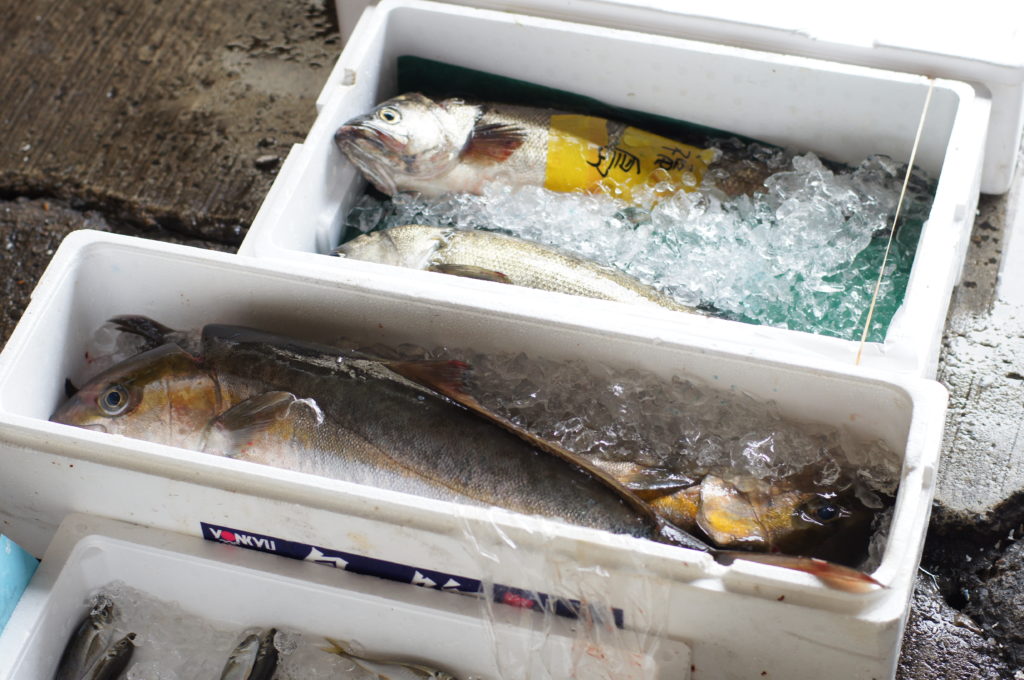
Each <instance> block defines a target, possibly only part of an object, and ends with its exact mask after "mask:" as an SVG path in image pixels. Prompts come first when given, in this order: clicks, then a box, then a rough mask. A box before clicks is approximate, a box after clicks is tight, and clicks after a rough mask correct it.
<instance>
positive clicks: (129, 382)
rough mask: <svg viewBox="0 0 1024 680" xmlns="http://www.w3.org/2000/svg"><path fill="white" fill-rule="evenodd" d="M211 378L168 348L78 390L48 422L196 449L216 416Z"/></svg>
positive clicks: (217, 393) (123, 365)
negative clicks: (208, 425)
mask: <svg viewBox="0 0 1024 680" xmlns="http://www.w3.org/2000/svg"><path fill="white" fill-rule="evenodd" d="M220 401H221V395H220V390H219V388H218V384H217V381H216V378H215V377H214V376H213V375H212V374H210V373H209V372H207V371H206V370H204V369H203V368H202V367H201V365H200V362H199V360H197V359H196V358H195V357H193V356H192V355H191V354H189V353H188V352H186V351H184V350H183V349H181V348H180V347H178V346H177V345H174V344H167V345H162V346H160V347H157V348H155V349H151V350H149V351H146V352H143V353H141V354H137V355H135V356H133V357H131V358H129V359H127V360H125V361H123V362H121V363H118V364H116V365H114V366H112V367H111V368H109V369H107V370H106V371H104V372H102V373H100V374H99V375H97V376H96V377H95V378H93V379H92V380H90V381H89V382H88V383H86V384H85V385H83V386H82V387H81V388H80V389H79V390H78V391H77V392H76V393H75V394H74V395H72V396H71V397H70V398H69V399H68V400H67V401H66V402H65V403H64V404H62V405H61V406H60V407H59V408H58V409H57V410H56V411H55V412H54V414H53V415H52V416H51V417H50V420H51V421H53V422H57V423H64V424H66V425H74V426H76V427H81V428H85V429H90V430H96V431H99V432H107V433H110V434H120V435H124V436H127V437H134V438H136V439H145V440H147V441H153V442H157V443H161V444H171V445H175V446H183V447H186V448H201V447H199V446H198V443H199V442H200V441H201V438H202V437H203V436H204V431H205V429H206V427H207V424H208V423H209V422H210V420H211V419H212V418H214V417H216V415H217V413H218V411H219V410H220Z"/></svg>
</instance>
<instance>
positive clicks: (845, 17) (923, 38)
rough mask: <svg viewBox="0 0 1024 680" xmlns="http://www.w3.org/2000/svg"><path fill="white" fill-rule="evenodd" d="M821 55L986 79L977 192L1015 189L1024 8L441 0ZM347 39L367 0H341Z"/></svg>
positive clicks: (1021, 124) (1023, 94) (987, 2)
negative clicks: (988, 108) (986, 120)
mask: <svg viewBox="0 0 1024 680" xmlns="http://www.w3.org/2000/svg"><path fill="white" fill-rule="evenodd" d="M445 1H446V2H448V3H449V4H458V5H469V6H473V7H478V8H486V9H500V10H508V11H516V12H520V13H523V14H532V15H536V16H542V17H548V18H553V19H566V20H573V21H577V22H586V23H591V24H597V25H602V26H609V27H614V28H622V29H629V30H635V31H642V32H647V33H654V34H660V35H670V36H675V37H682V38H692V39H697V40H706V41H710V42H717V43H722V44H728V45H734V46H737V47H747V48H752V49H758V50H765V51H772V52H780V53H785V54H794V55H800V56H809V57H816V58H819V59H828V60H832V61H839V62H845V63H850V64H859V65H862V66H874V67H878V68H885V69H889V70H895V71H904V72H908V73H916V74H922V75H929V76H933V77H939V78H951V79H955V80H966V81H972V82H976V83H980V84H982V85H984V86H985V87H986V88H987V89H988V90H989V92H990V94H991V97H992V116H991V119H990V128H989V137H988V142H987V145H986V149H985V167H984V169H983V173H982V185H981V190H982V191H983V192H986V193H1003V192H1005V191H1007V190H1008V189H1009V187H1010V181H1011V179H1012V177H1013V170H1014V166H1015V162H1016V153H1017V147H1018V146H1019V144H1020V138H1021V131H1022V128H1024V21H1022V19H1024V9H1018V8H1017V7H1016V6H1015V5H1013V4H1006V3H999V2H995V1H994V0H983V1H982V2H977V3H972V4H971V5H970V8H969V10H968V9H966V8H962V9H960V10H958V11H952V10H951V11H945V12H943V11H936V9H935V8H934V6H926V5H925V4H924V3H918V2H897V3H892V2H889V3H885V2H882V0H875V1H874V2H868V3H849V4H846V5H829V6H828V9H827V11H825V10H823V9H822V5H821V4H820V3H812V2H809V1H808V0H802V1H794V2H786V3H764V2H752V1H748V2H727V3H722V2H710V1H708V2H701V3H695V2H660V3H657V2H652V0H445ZM336 2H337V8H338V16H339V19H340V22H341V28H342V33H343V35H344V34H346V33H347V32H350V31H351V30H352V29H353V28H354V26H355V23H356V21H357V20H358V18H359V15H360V13H361V12H362V11H363V9H365V8H366V7H367V6H369V5H371V4H374V3H371V1H370V0H336Z"/></svg>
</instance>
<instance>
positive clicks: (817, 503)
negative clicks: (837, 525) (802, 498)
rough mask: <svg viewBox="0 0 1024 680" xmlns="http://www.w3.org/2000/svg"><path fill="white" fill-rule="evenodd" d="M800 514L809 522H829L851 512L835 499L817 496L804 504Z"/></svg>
mask: <svg viewBox="0 0 1024 680" xmlns="http://www.w3.org/2000/svg"><path fill="white" fill-rule="evenodd" d="M800 514H801V515H802V516H803V518H804V519H805V520H807V521H808V522H813V523H814V524H829V523H831V522H834V521H836V520H838V519H842V518H843V517H846V516H847V515H849V514H850V513H849V512H847V511H846V510H845V509H844V508H843V506H841V505H839V504H838V503H836V502H834V501H831V500H829V499H827V498H815V499H813V500H811V501H808V502H807V503H806V504H805V505H804V507H803V509H802V511H801V513H800Z"/></svg>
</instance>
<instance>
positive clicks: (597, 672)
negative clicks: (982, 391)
mask: <svg viewBox="0 0 1024 680" xmlns="http://www.w3.org/2000/svg"><path fill="white" fill-rule="evenodd" d="M115 581H117V582H119V583H121V584H124V585H126V586H129V587H131V588H135V589H137V590H141V591H143V592H144V593H146V594H147V595H149V596H151V597H152V598H155V599H157V600H162V601H164V602H168V603H174V604H176V605H178V606H180V607H181V608H182V609H184V610H185V612H186V613H187V614H191V615H194V616H196V617H198V618H202V619H205V620H206V621H207V622H209V623H210V624H213V625H215V626H217V627H218V628H220V629H224V630H230V629H237V630H238V631H239V632H241V631H243V630H245V629H247V628H251V627H257V626H258V627H268V626H275V627H277V628H279V629H282V630H286V631H297V632H301V633H304V634H309V635H313V636H322V637H331V638H335V639H340V640H349V641H351V640H355V641H358V642H359V643H360V644H361V645H363V648H364V649H367V650H369V651H371V652H374V651H376V652H387V653H388V654H391V655H393V656H392V658H396V659H429V660H430V662H432V663H434V664H435V665H437V666H441V667H443V668H445V670H448V671H452V672H454V673H455V675H456V677H460V678H468V677H482V678H499V677H502V674H501V673H500V666H499V665H498V664H497V663H496V662H497V659H496V658H495V653H494V647H495V645H502V646H503V647H512V648H523V649H526V648H527V647H528V645H529V644H531V643H529V642H527V640H529V638H530V634H531V632H530V630H529V629H524V628H522V627H520V626H517V625H515V624H514V623H508V622H502V621H501V620H493V621H487V620H485V619H483V617H482V616H481V613H482V610H481V607H480V605H479V604H478V603H477V602H475V601H474V600H472V599H469V598H457V597H452V596H450V595H448V594H445V593H439V592H436V591H431V590H424V589H414V588H408V587H405V586H403V585H401V584H397V583H392V582H389V581H384V580H380V579H373V578H367V577H365V576H358V575H354V574H348V573H345V572H342V571H337V570H333V571H332V570H328V569H324V568H323V567H320V566H318V565H316V564H312V563H310V562H304V561H299V560H287V559H283V558H280V557H276V556H272V555H265V554H260V553H257V552H253V551H251V550H244V549H241V548H235V547H232V546H226V545H222V544H219V543H211V542H209V541H204V540H202V539H198V538H195V537H192V536H185V535H182V534H176V533H170V532H166V531H159V530H154V529H149V528H144V527H140V526H138V525H133V524H126V523H124V522H117V521H112V520H109V519H102V518H97V517H93V516H89V515H81V514H74V515H69V516H68V517H67V519H66V520H65V521H64V522H63V523H62V524H61V527H60V530H59V531H58V533H57V535H56V537H55V538H54V540H53V543H52V544H51V545H50V547H49V548H48V549H47V551H46V555H45V557H44V558H43V561H42V564H41V566H40V568H39V572H38V574H37V575H36V577H35V579H34V580H33V581H32V583H31V585H30V587H29V590H28V591H27V592H26V595H25V597H24V598H23V599H22V601H21V602H20V603H19V605H18V608H17V610H16V612H15V614H14V616H13V618H12V620H11V624H12V625H11V626H10V627H9V628H8V630H7V632H5V633H4V634H3V635H0V679H2V680H39V679H40V678H51V677H53V673H54V671H55V670H56V664H57V661H58V660H59V659H60V654H61V650H62V649H63V647H64V644H65V642H66V641H67V639H68V637H69V636H70V635H71V634H72V632H73V631H74V629H75V626H77V625H78V622H79V621H80V620H81V617H82V616H83V615H84V613H85V611H86V609H85V607H84V604H85V603H86V602H87V601H88V600H89V598H90V596H91V595H92V594H94V593H95V592H96V590H97V589H99V588H102V587H104V586H107V585H109V584H111V583H113V582H115ZM115 604H116V602H115ZM559 624H560V622H559V621H557V620H556V621H555V622H554V625H553V630H551V631H550V633H549V634H547V635H545V637H544V639H543V640H537V639H535V640H534V641H533V643H532V644H534V645H537V646H538V647H539V648H540V653H538V654H534V655H530V656H524V658H523V660H522V665H521V668H522V670H523V677H552V678H567V677H571V676H572V677H591V678H599V677H605V676H606V675H607V672H602V670H603V664H602V663H601V661H600V659H599V658H597V656H594V655H579V654H575V653H574V650H573V644H574V641H575V638H574V636H573V635H572V633H571V631H568V630H567V628H568V625H567V623H566V624H565V625H559ZM182 625H190V624H189V622H188V621H187V620H183V621H182ZM491 626H493V628H491ZM492 635H493V639H492V637H491V636H492ZM651 649H652V650H653V651H654V654H651V655H645V656H643V657H641V658H639V659H636V662H637V666H636V668H637V670H638V671H640V672H637V673H636V674H635V675H630V677H631V678H636V680H686V678H689V677H690V658H689V650H688V649H687V647H686V645H685V644H683V643H681V642H678V641H672V640H658V641H655V642H654V643H653V644H652V645H651ZM229 651H230V650H225V652H224V658H225V661H226V660H227V655H228V652H229ZM605 652H606V654H607V655H608V656H611V655H612V654H613V652H614V650H612V649H607V648H606V650H605ZM152 654H153V653H152V652H150V660H151V661H152V660H153V659H154V657H153V655H152ZM138 660H139V659H138V657H136V658H135V659H134V660H133V663H134V662H136V661H138ZM545 671H546V672H547V673H549V674H550V675H545V674H544V673H545ZM574 673H575V675H574Z"/></svg>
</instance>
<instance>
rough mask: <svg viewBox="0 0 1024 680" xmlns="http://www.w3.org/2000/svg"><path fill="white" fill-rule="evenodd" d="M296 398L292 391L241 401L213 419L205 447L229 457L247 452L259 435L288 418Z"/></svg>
mask: <svg viewBox="0 0 1024 680" xmlns="http://www.w3.org/2000/svg"><path fill="white" fill-rule="evenodd" d="M296 401H299V399H298V397H296V396H295V395H294V394H292V393H291V392H264V393H263V394H259V395H257V396H255V397H250V398H248V399H245V400H244V401H240V402H238V403H237V404H235V405H234V406H232V407H231V408H229V409H228V410H227V411H224V412H223V413H221V414H220V415H219V416H217V417H216V418H214V419H213V421H211V422H210V424H209V425H208V426H207V432H206V436H205V438H204V440H203V446H202V450H203V451H204V452H206V453H214V454H219V455H222V456H228V457H235V456H238V455H240V454H242V453H244V452H245V450H246V448H247V447H248V446H250V445H251V444H252V440H253V439H254V438H255V437H256V436H257V435H259V434H260V433H262V432H265V431H266V430H268V429H269V428H270V427H272V426H274V425H275V424H276V423H277V422H278V421H280V420H281V419H283V418H285V417H286V416H287V415H288V410H289V409H290V408H291V406H292V404H294V403H295V402H296Z"/></svg>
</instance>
